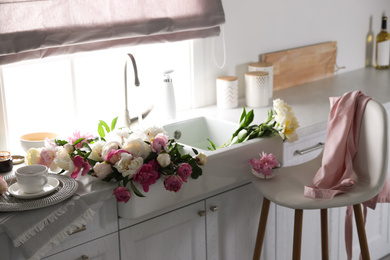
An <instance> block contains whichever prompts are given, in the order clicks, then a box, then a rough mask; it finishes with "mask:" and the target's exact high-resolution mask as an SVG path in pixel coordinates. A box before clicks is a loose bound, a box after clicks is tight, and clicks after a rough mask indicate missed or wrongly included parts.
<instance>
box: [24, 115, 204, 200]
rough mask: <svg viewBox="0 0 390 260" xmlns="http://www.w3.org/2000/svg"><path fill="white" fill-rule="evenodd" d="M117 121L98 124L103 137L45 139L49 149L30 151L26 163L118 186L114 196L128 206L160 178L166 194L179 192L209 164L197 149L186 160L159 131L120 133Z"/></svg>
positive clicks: (140, 130)
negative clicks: (116, 128) (53, 140)
mask: <svg viewBox="0 0 390 260" xmlns="http://www.w3.org/2000/svg"><path fill="white" fill-rule="evenodd" d="M116 120H117V118H115V119H114V120H113V121H112V123H111V127H109V126H108V125H107V124H106V123H105V122H104V121H100V122H99V125H98V132H99V136H100V137H96V138H95V137H94V136H92V135H82V134H81V133H80V132H75V133H74V134H73V136H72V137H69V138H68V141H64V140H55V142H50V141H49V140H46V141H45V147H43V148H40V149H35V148H32V149H30V150H29V151H28V152H27V157H26V161H27V164H43V165H46V166H48V167H50V169H51V170H52V171H60V173H64V172H65V173H66V174H69V175H70V176H71V177H72V178H74V179H76V178H77V177H78V176H79V175H81V176H84V175H86V174H89V175H92V176H94V177H96V178H99V179H100V180H102V181H107V182H109V181H115V182H116V183H118V188H116V189H115V190H114V193H113V194H114V195H115V197H116V199H117V201H118V202H121V201H123V202H125V203H126V202H128V201H129V200H130V198H131V194H132V193H134V194H135V195H136V196H139V197H144V194H143V192H148V191H149V187H150V186H151V185H153V184H154V183H156V181H157V180H158V179H160V178H161V179H162V180H163V184H164V187H165V189H166V190H168V191H173V192H178V191H179V190H180V189H181V187H182V185H183V182H184V183H186V182H187V181H188V178H189V177H191V178H193V179H197V178H198V177H199V176H201V175H202V169H201V168H200V166H202V165H204V164H205V163H206V162H207V157H206V155H204V154H203V153H198V151H196V150H195V149H193V152H194V154H195V157H193V156H192V155H190V154H184V155H182V148H183V146H181V145H179V144H178V143H176V142H175V140H173V139H169V138H168V136H167V134H166V132H165V131H164V129H163V128H160V127H148V128H146V129H136V130H135V131H131V130H130V129H128V128H121V129H119V130H115V125H116ZM136 183H138V184H139V186H141V187H142V190H143V192H141V191H140V190H139V189H138V188H137V187H136Z"/></svg>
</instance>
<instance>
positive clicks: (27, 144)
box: [20, 132, 58, 152]
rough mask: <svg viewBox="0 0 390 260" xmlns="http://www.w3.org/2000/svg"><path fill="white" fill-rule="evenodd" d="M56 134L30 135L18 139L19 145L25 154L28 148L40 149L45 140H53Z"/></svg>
mask: <svg viewBox="0 0 390 260" xmlns="http://www.w3.org/2000/svg"><path fill="white" fill-rule="evenodd" d="M57 136H58V134H56V133H50V132H41V133H30V134H25V135H22V136H21V137H20V144H21V145H22V148H23V149H24V150H25V151H26V152H27V151H28V150H29V149H30V148H41V147H44V146H45V139H46V138H49V139H50V140H52V141H53V140H54V139H55V138H56V137H57Z"/></svg>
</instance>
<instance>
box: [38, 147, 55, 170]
mask: <svg viewBox="0 0 390 260" xmlns="http://www.w3.org/2000/svg"><path fill="white" fill-rule="evenodd" d="M56 152H57V150H56V149H55V148H52V147H44V148H42V150H41V153H40V156H39V162H38V164H41V165H45V166H46V167H47V168H50V165H51V163H52V162H53V161H54V159H55V157H56Z"/></svg>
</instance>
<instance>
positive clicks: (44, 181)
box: [42, 175, 49, 186]
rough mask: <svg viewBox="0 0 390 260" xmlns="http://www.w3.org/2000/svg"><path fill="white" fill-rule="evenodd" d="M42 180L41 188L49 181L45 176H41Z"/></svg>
mask: <svg viewBox="0 0 390 260" xmlns="http://www.w3.org/2000/svg"><path fill="white" fill-rule="evenodd" d="M42 179H43V184H42V186H45V185H46V183H47V182H48V181H49V180H48V179H47V176H46V175H43V176H42Z"/></svg>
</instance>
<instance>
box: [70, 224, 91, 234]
mask: <svg viewBox="0 0 390 260" xmlns="http://www.w3.org/2000/svg"><path fill="white" fill-rule="evenodd" d="M86 229H87V226H86V225H82V226H81V227H79V228H76V229H75V230H73V231H72V232H71V233H69V235H74V234H76V233H79V232H81V231H84V230H86Z"/></svg>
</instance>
